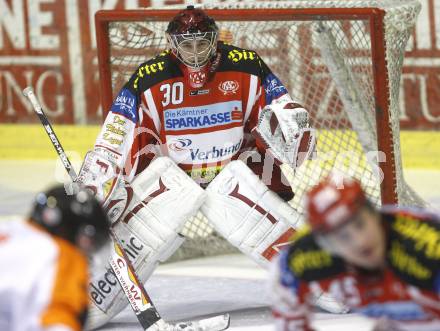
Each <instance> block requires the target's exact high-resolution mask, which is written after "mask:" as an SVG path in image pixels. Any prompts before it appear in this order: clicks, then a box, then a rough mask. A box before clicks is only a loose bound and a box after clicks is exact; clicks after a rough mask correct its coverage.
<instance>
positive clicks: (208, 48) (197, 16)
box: [166, 6, 218, 69]
mask: <svg viewBox="0 0 440 331" xmlns="http://www.w3.org/2000/svg"><path fill="white" fill-rule="evenodd" d="M166 35H167V38H168V42H169V43H170V46H171V50H172V52H173V53H174V55H175V56H176V57H177V58H178V59H179V60H180V61H181V62H182V63H184V64H185V65H186V66H188V67H189V68H193V69H197V68H201V67H203V66H205V64H207V63H208V62H209V60H210V59H211V58H212V57H213V55H214V54H215V53H216V49H217V37H218V27H217V25H216V24H215V21H214V20H213V19H212V18H211V17H209V16H208V15H206V13H205V12H204V11H203V10H201V9H196V8H194V6H188V7H187V8H186V9H185V10H182V11H180V12H179V13H178V14H177V15H176V16H175V17H174V18H173V19H172V20H171V21H170V23H169V24H168V28H167V30H166Z"/></svg>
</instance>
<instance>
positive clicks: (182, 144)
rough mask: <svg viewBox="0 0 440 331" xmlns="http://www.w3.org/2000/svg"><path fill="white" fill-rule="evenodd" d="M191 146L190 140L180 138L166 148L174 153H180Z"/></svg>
mask: <svg viewBox="0 0 440 331" xmlns="http://www.w3.org/2000/svg"><path fill="white" fill-rule="evenodd" d="M191 144H192V140H191V139H184V138H180V139H176V140H174V141H171V142H170V143H169V144H168V148H169V149H171V150H172V151H175V152H181V151H185V150H187V148H186V147H188V146H190V145H191Z"/></svg>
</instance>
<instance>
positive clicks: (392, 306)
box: [270, 208, 440, 331]
mask: <svg viewBox="0 0 440 331" xmlns="http://www.w3.org/2000/svg"><path fill="white" fill-rule="evenodd" d="M382 222H383V226H384V231H386V234H387V256H386V259H387V267H386V268H385V269H384V270H381V271H374V272H373V271H366V270H363V271H361V270H358V269H356V268H354V267H352V266H349V265H347V264H346V263H345V262H344V261H343V260H342V259H340V258H339V257H336V256H332V255H330V254H329V253H328V252H326V251H324V250H322V249H321V248H320V247H319V246H318V244H317V243H316V240H315V239H314V237H313V235H312V234H310V233H307V234H305V235H302V236H301V235H300V237H298V238H297V239H296V240H295V242H294V243H293V244H292V246H290V247H289V248H288V249H287V250H285V251H283V252H282V253H281V254H280V255H279V257H278V259H277V260H276V261H275V262H274V264H273V265H272V277H271V280H270V287H271V294H272V299H273V305H272V308H273V309H272V311H273V315H274V317H275V320H276V326H277V327H276V330H279V331H309V330H312V327H311V325H310V322H311V320H312V314H311V312H312V309H311V306H312V302H311V298H312V297H314V296H315V295H316V296H317V295H319V294H320V293H322V292H323V291H325V292H328V293H330V294H331V295H332V296H333V297H334V298H335V299H336V300H337V301H339V302H341V303H343V304H345V305H346V306H348V307H350V308H351V309H352V311H353V312H357V313H361V314H363V315H366V316H368V317H371V318H379V317H386V318H389V319H390V320H393V321H394V322H395V323H396V324H397V325H398V326H399V330H402V331H404V330H411V331H428V330H429V331H434V330H440V223H439V222H438V219H437V220H436V218H435V216H433V215H429V214H422V213H419V212H413V211H411V212H410V211H408V210H403V209H396V208H388V209H387V210H386V211H384V212H383V214H382Z"/></svg>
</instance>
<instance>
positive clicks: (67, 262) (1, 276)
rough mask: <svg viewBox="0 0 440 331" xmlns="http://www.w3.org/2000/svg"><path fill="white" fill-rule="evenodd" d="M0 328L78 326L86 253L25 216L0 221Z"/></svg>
mask: <svg viewBox="0 0 440 331" xmlns="http://www.w3.org/2000/svg"><path fill="white" fill-rule="evenodd" d="M0 265H1V272H0V330H2V331H3V330H8V331H39V330H51V331H78V330H82V326H83V323H84V321H85V317H86V312H87V307H88V292H87V287H88V274H87V260H86V258H85V257H84V256H83V255H82V254H81V253H80V252H79V251H78V250H77V249H76V248H75V247H74V246H73V245H71V244H70V243H68V242H67V241H65V240H62V239H54V237H52V236H50V235H48V234H47V233H46V232H44V231H42V230H40V229H39V228H37V227H36V226H33V225H31V224H30V223H28V222H24V221H18V220H14V221H12V220H11V221H1V222H0Z"/></svg>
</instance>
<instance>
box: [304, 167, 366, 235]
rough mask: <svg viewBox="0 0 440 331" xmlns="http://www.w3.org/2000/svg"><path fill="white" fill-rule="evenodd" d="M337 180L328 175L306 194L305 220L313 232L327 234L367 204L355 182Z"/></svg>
mask: <svg viewBox="0 0 440 331" xmlns="http://www.w3.org/2000/svg"><path fill="white" fill-rule="evenodd" d="M339 178H341V177H339ZM337 179H338V177H335V176H334V175H330V176H329V177H327V178H325V179H324V180H323V181H321V182H320V183H319V184H318V185H317V186H315V187H313V188H312V189H311V190H310V191H309V192H308V193H307V196H306V212H307V218H308V221H309V224H310V226H311V228H312V231H314V232H328V231H331V230H332V229H335V228H336V227H338V226H340V225H342V224H345V223H346V222H347V221H349V220H350V219H351V217H353V216H354V215H355V214H356V213H357V212H358V211H359V209H360V208H361V207H362V206H364V205H365V203H366V202H367V198H366V196H365V193H364V191H363V190H362V187H361V184H360V183H359V182H358V181H357V180H355V179H352V178H341V180H339V181H338V180H337Z"/></svg>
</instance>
